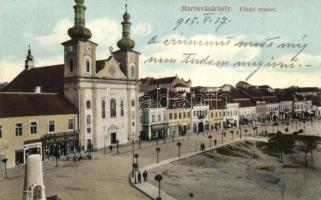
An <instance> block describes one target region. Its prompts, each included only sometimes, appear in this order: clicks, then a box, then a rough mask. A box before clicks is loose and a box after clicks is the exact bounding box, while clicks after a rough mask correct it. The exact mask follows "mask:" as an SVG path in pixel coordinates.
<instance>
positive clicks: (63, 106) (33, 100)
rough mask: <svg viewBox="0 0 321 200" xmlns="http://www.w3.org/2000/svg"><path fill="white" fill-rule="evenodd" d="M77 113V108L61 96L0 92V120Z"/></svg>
mask: <svg viewBox="0 0 321 200" xmlns="http://www.w3.org/2000/svg"><path fill="white" fill-rule="evenodd" d="M77 113H78V111H77V108H76V107H75V106H74V105H73V104H72V103H71V102H69V101H68V100H67V99H66V98H65V97H64V96H63V95H59V94H48V93H11V92H9V93H6V92H4V93H3V92H0V118H5V117H22V116H40V115H62V114H77Z"/></svg>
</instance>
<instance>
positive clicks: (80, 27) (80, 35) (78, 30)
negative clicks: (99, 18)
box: [68, 0, 91, 41]
mask: <svg viewBox="0 0 321 200" xmlns="http://www.w3.org/2000/svg"><path fill="white" fill-rule="evenodd" d="M84 1H85V0H75V2H76V5H75V6H74V10H75V23H74V27H72V28H70V29H69V30H68V35H69V36H70V37H71V38H72V39H74V40H81V41H87V40H89V39H90V38H91V31H90V30H89V29H87V28H86V27H85V10H86V7H85V6H84Z"/></svg>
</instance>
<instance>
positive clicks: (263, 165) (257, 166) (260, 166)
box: [255, 163, 274, 171]
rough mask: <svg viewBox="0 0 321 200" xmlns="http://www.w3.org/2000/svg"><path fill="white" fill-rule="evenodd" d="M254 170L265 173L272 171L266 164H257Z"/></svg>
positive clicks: (271, 167)
mask: <svg viewBox="0 0 321 200" xmlns="http://www.w3.org/2000/svg"><path fill="white" fill-rule="evenodd" d="M255 168H256V169H258V170H265V171H272V170H273V169H274V167H273V165H271V164H268V163H258V164H256V167H255Z"/></svg>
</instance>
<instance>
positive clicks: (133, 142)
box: [132, 139, 135, 163]
mask: <svg viewBox="0 0 321 200" xmlns="http://www.w3.org/2000/svg"><path fill="white" fill-rule="evenodd" d="M132 144H133V163H134V157H135V141H134V139H133V141H132Z"/></svg>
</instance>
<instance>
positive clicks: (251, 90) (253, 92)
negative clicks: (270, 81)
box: [242, 87, 274, 98]
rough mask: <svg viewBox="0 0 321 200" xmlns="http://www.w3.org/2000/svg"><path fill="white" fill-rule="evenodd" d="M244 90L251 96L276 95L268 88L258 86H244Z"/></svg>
mask: <svg viewBox="0 0 321 200" xmlns="http://www.w3.org/2000/svg"><path fill="white" fill-rule="evenodd" d="M242 92H243V93H244V94H246V95H247V96H249V97H251V98H262V97H268V96H274V95H273V94H272V93H271V92H269V91H268V90H267V89H263V88H256V87H248V88H243V89H242Z"/></svg>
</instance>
